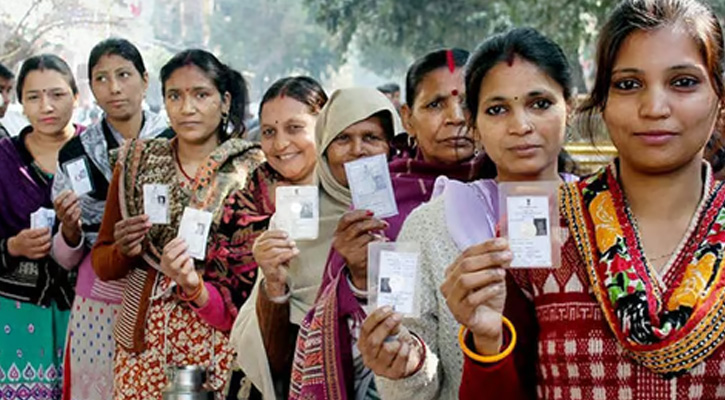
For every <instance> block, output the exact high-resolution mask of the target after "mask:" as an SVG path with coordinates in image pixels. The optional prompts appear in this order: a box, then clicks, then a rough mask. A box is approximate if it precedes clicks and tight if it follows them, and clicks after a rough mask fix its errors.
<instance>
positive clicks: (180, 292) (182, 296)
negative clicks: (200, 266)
mask: <svg viewBox="0 0 725 400" xmlns="http://www.w3.org/2000/svg"><path fill="white" fill-rule="evenodd" d="M196 274H197V275H199V286H198V287H197V288H196V289H194V293H192V294H191V295H190V296H187V295H186V293H184V291H183V290H182V289H181V287H180V286H179V285H176V295H177V296H179V298H180V299H181V300H183V301H186V302H188V303H193V302H195V301H196V300H198V299H199V297H201V294H202V293H203V292H204V278H202V276H201V274H200V273H199V271H197V272H196Z"/></svg>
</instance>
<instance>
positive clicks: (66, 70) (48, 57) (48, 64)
mask: <svg viewBox="0 0 725 400" xmlns="http://www.w3.org/2000/svg"><path fill="white" fill-rule="evenodd" d="M48 69H50V70H53V71H56V72H58V73H59V74H61V75H62V76H63V78H64V79H65V81H66V82H67V83H68V86H70V88H71V90H72V91H73V95H74V96H75V95H77V94H78V85H77V84H76V79H75V78H74V77H73V72H72V71H71V69H70V67H69V66H68V64H67V63H66V62H65V61H63V59H62V58H60V57H58V56H56V55H55V54H41V55H37V56H33V57H30V58H28V59H27V60H25V62H23V66H22V67H20V73H19V74H18V84H17V86H16V88H15V89H16V92H17V95H18V101H20V103H22V102H23V87H24V86H25V78H27V77H28V74H29V73H31V72H33V71H44V70H48Z"/></svg>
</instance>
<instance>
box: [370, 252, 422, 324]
mask: <svg viewBox="0 0 725 400" xmlns="http://www.w3.org/2000/svg"><path fill="white" fill-rule="evenodd" d="M419 267H420V247H419V246H418V244H417V243H413V242H373V243H370V244H368V307H369V309H370V310H371V311H372V310H375V309H378V308H380V307H384V306H389V307H391V308H392V309H393V310H395V312H397V313H400V314H402V315H403V316H405V317H411V318H415V317H418V315H419V313H420V310H419V306H418V302H417V295H418V294H417V291H418V287H419V282H418V281H419V269H420V268H419Z"/></svg>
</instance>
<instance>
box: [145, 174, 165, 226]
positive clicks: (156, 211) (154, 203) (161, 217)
mask: <svg viewBox="0 0 725 400" xmlns="http://www.w3.org/2000/svg"><path fill="white" fill-rule="evenodd" d="M143 208H144V214H146V215H148V217H149V222H151V223H152V224H154V225H157V224H158V225H166V224H168V223H169V186H168V185H149V184H146V185H143Z"/></svg>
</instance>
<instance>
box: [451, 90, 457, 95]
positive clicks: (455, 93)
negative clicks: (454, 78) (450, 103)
mask: <svg viewBox="0 0 725 400" xmlns="http://www.w3.org/2000/svg"><path fill="white" fill-rule="evenodd" d="M451 96H453V97H456V96H458V89H453V90H451Z"/></svg>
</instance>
